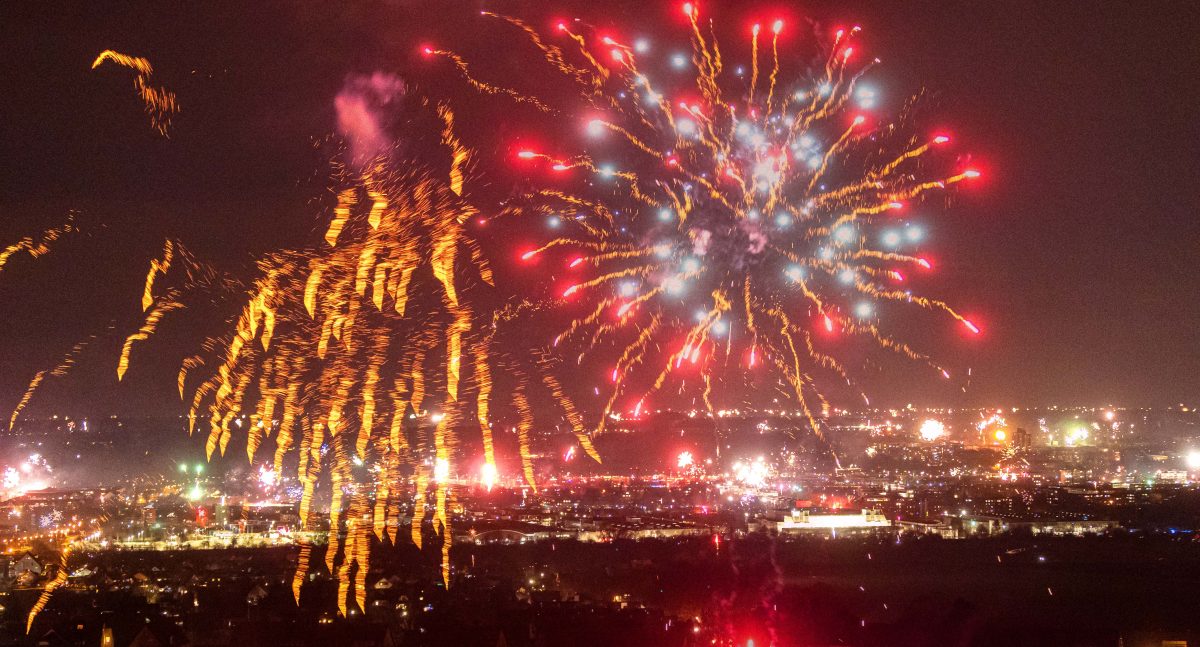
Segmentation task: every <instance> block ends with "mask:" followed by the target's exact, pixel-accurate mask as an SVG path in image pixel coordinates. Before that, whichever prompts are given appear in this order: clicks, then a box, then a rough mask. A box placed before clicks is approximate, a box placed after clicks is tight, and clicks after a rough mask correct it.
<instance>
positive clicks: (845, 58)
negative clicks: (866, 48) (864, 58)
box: [842, 47, 854, 63]
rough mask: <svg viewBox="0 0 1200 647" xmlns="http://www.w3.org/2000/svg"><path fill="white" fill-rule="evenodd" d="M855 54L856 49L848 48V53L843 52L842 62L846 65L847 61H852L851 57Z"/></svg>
mask: <svg viewBox="0 0 1200 647" xmlns="http://www.w3.org/2000/svg"><path fill="white" fill-rule="evenodd" d="M853 53H854V48H853V47H847V48H846V51H844V52H842V62H843V63H845V62H846V61H848V60H850V55H851V54H853Z"/></svg>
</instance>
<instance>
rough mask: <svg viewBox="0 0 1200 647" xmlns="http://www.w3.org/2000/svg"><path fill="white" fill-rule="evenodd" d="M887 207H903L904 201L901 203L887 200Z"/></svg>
mask: <svg viewBox="0 0 1200 647" xmlns="http://www.w3.org/2000/svg"><path fill="white" fill-rule="evenodd" d="M888 208H890V209H903V208H904V203H903V202H889V203H888Z"/></svg>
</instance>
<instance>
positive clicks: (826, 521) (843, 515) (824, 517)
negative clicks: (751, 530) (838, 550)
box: [759, 509, 892, 537]
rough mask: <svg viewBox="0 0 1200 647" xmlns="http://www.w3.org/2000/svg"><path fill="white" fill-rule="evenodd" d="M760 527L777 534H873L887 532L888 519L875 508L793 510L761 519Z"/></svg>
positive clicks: (890, 524)
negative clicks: (839, 510) (820, 510)
mask: <svg viewBox="0 0 1200 647" xmlns="http://www.w3.org/2000/svg"><path fill="white" fill-rule="evenodd" d="M759 527H760V528H764V529H766V530H769V531H773V532H778V533H799V534H816V535H829V536H831V537H836V536H839V535H847V534H873V533H877V532H880V531H890V530H891V529H892V522H891V521H889V520H888V518H887V517H885V516H883V514H882V513H881V512H879V511H878V510H871V509H863V510H860V511H858V512H838V513H832V514H822V513H817V512H812V511H810V510H793V511H791V512H790V513H788V514H785V515H783V518H782V519H779V520H774V519H769V518H768V519H762V520H761V521H760V523H759Z"/></svg>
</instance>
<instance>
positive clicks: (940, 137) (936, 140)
mask: <svg viewBox="0 0 1200 647" xmlns="http://www.w3.org/2000/svg"><path fill="white" fill-rule="evenodd" d="M948 141H950V138H949V137H947V136H946V135H938V136H936V137H934V138H933V143H935V144H945V143H946V142H948Z"/></svg>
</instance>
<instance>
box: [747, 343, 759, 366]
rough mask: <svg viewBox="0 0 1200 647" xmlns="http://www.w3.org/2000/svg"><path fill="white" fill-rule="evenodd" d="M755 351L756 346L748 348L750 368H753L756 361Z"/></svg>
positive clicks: (756, 349)
mask: <svg viewBox="0 0 1200 647" xmlns="http://www.w3.org/2000/svg"><path fill="white" fill-rule="evenodd" d="M757 351H758V348H757V347H756V346H751V347H750V362H749V364H750V368H754V364H755V363H756V362H757V361H758V354H757Z"/></svg>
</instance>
